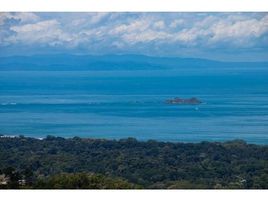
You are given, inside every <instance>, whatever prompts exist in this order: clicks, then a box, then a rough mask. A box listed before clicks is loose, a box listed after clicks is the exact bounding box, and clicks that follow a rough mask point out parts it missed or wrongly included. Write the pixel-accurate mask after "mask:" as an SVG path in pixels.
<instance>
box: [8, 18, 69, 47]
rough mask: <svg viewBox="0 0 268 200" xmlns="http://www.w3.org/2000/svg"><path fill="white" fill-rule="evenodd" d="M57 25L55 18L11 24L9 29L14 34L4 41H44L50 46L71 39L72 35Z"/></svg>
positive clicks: (27, 42) (29, 42) (28, 42)
mask: <svg viewBox="0 0 268 200" xmlns="http://www.w3.org/2000/svg"><path fill="white" fill-rule="evenodd" d="M59 25H60V24H59V22H58V21H57V20H46V21H40V22H37V23H33V24H26V25H21V26H12V27H11V28H10V30H12V31H14V32H15V33H16V34H15V35H12V36H10V37H8V38H7V39H6V41H9V42H11V43H17V42H22V43H26V44H33V43H44V44H48V45H52V46H53V45H57V44H59V43H60V42H69V41H71V40H72V37H71V36H70V35H69V34H67V33H65V32H63V31H62V30H61V29H60V26H59Z"/></svg>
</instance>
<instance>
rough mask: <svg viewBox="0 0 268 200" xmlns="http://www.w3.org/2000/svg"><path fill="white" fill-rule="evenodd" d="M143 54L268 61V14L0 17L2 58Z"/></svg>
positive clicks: (88, 14)
mask: <svg viewBox="0 0 268 200" xmlns="http://www.w3.org/2000/svg"><path fill="white" fill-rule="evenodd" d="M48 53H52V54H53V53H68V54H144V55H151V56H179V57H199V58H209V59H216V60H231V61H232V60H233V61H263V60H266V61H267V60H268V13H100V12H99V13H0V56H6V55H31V54H48Z"/></svg>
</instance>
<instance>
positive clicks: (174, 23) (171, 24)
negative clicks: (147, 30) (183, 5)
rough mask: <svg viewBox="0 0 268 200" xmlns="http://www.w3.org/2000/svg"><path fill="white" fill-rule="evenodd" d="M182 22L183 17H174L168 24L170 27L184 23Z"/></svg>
mask: <svg viewBox="0 0 268 200" xmlns="http://www.w3.org/2000/svg"><path fill="white" fill-rule="evenodd" d="M184 22H185V20H183V19H176V20H174V21H172V22H171V23H170V25H169V26H170V27H171V28H176V27H177V26H180V25H182V24H184Z"/></svg>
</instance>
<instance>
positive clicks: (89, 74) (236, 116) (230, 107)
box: [0, 66, 268, 144]
mask: <svg viewBox="0 0 268 200" xmlns="http://www.w3.org/2000/svg"><path fill="white" fill-rule="evenodd" d="M174 97H181V98H190V97H196V98H198V99H200V100H201V101H202V102H203V103H202V104H199V105H170V104H167V103H165V101H166V100H167V99H170V98H174ZM0 133H1V134H3V135H10V136H13V135H24V136H29V137H36V138H42V137H46V135H55V136H60V137H74V136H79V137H90V138H107V139H120V138H127V137H134V138H137V139H139V140H149V139H153V140H160V141H172V142H199V141H226V140H233V139H243V140H245V141H247V142H249V143H256V144H268V68H239V66H238V67H237V68H224V67H221V68H217V67H215V68H205V69H204V68H189V69H178V70H148V71H146V70H140V71H137V70H136V71H135V70H133V71H131V70H130V71H0Z"/></svg>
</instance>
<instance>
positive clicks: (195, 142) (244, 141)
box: [0, 134, 268, 147]
mask: <svg viewBox="0 0 268 200" xmlns="http://www.w3.org/2000/svg"><path fill="white" fill-rule="evenodd" d="M0 138H27V139H36V140H46V139H47V138H54V139H57V138H58V139H65V140H68V139H70V140H72V139H81V140H96V141H115V142H119V141H122V140H128V139H131V140H135V141H136V142H140V143H146V142H156V143H172V144H201V143H214V144H215V143H216V144H217V143H219V144H224V143H230V142H242V143H245V144H247V145H257V146H264V147H266V146H268V144H265V143H252V142H249V141H246V140H244V139H240V138H236V139H235V138H234V139H231V140H200V141H191V142H190V141H169V140H157V139H147V140H142V139H137V138H135V137H122V138H114V139H112V138H95V137H80V136H73V137H61V136H57V135H47V136H45V137H33V136H25V135H22V134H19V135H5V134H0Z"/></svg>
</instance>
